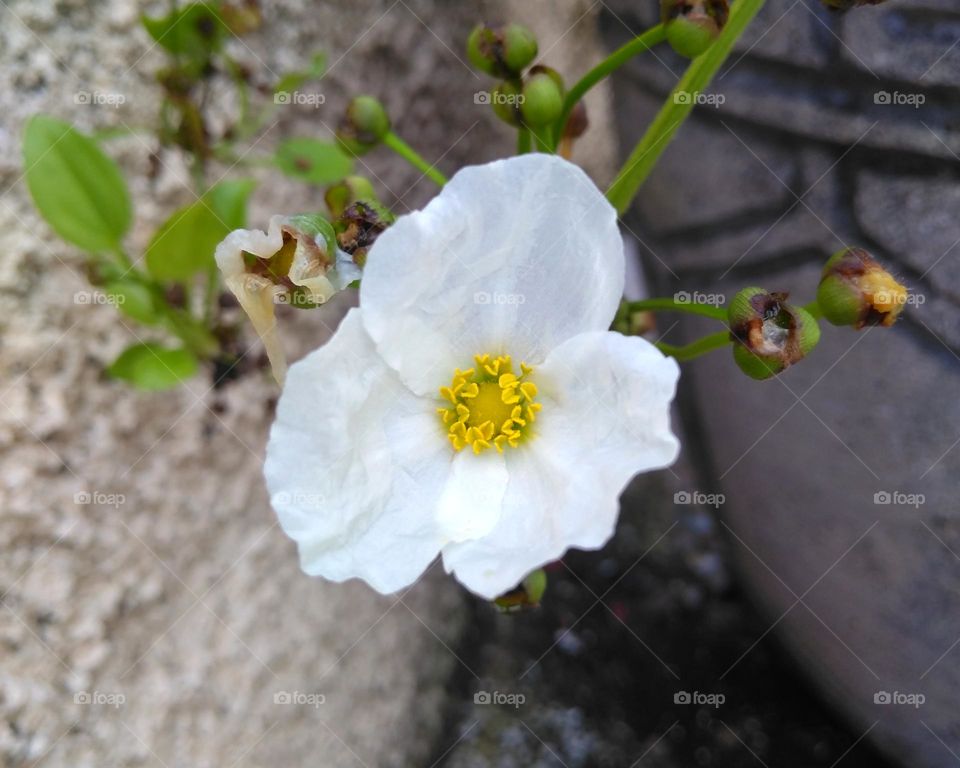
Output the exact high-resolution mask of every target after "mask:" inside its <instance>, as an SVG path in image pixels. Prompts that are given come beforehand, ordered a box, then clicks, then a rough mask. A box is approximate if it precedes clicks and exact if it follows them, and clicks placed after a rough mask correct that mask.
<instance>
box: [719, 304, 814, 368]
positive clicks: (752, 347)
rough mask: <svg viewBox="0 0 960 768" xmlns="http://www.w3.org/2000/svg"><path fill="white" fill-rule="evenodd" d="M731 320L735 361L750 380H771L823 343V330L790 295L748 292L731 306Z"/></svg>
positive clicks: (728, 315)
mask: <svg viewBox="0 0 960 768" xmlns="http://www.w3.org/2000/svg"><path fill="white" fill-rule="evenodd" d="M727 319H728V322H729V324H730V335H731V337H732V338H733V341H734V345H733V359H734V360H735V361H736V363H737V365H738V366H739V367H740V370H742V371H743V372H744V373H745V374H747V376H749V377H751V378H753V379H769V378H770V377H771V376H775V375H776V374H778V373H780V372H781V371H782V370H784V369H785V368H787V367H788V366H790V365H793V364H794V363H796V362H798V361H800V360H802V359H803V358H804V357H806V356H807V354H808V353H809V352H810V350H811V349H813V348H814V347H815V346H816V345H817V342H818V341H820V326H819V325H818V324H817V321H816V320H815V319H814V317H813V315H811V314H810V313H809V312H807V311H806V310H805V309H803V308H802V307H795V306H792V305H790V304H787V294H786V293H769V292H768V291H766V290H764V289H763V288H756V287H751V288H744V289H743V290H742V291H740V292H739V293H738V294H737V295H736V296H735V297H734V299H733V301H732V302H731V303H730V308H729V310H728V314H727Z"/></svg>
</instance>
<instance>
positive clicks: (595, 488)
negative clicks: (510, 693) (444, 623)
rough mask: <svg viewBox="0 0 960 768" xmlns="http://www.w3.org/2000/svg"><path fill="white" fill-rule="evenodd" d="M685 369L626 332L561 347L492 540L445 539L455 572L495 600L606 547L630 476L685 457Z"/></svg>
mask: <svg viewBox="0 0 960 768" xmlns="http://www.w3.org/2000/svg"><path fill="white" fill-rule="evenodd" d="M678 376H679V369H678V367H677V364H676V362H675V361H674V360H673V359H671V358H666V357H664V356H663V355H662V354H661V353H660V352H659V350H657V349H656V347H654V346H653V345H652V344H650V343H649V342H647V341H644V340H643V339H639V338H636V337H626V336H621V335H620V334H617V333H586V334H582V335H580V336H576V337H574V338H572V339H570V340H568V341H567V342H565V343H564V344H562V345H560V346H559V347H557V348H556V349H555V350H554V351H553V352H551V354H550V356H549V358H548V359H547V361H546V362H545V363H544V364H543V365H542V366H541V367H540V368H538V369H537V370H536V372H535V377H534V379H535V381H536V383H537V386H538V387H539V388H540V397H539V400H540V402H542V403H543V410H542V411H541V413H540V414H539V415H538V418H537V422H536V425H537V434H536V435H535V436H534V438H533V440H532V441H530V443H529V444H527V445H522V446H520V448H518V449H517V450H515V451H510V452H509V453H508V455H507V469H508V471H509V474H510V480H509V484H508V486H507V491H506V494H505V495H504V499H503V512H502V516H501V518H500V520H499V522H498V523H497V525H496V527H495V528H493V530H492V531H491V532H490V533H489V534H487V535H486V536H484V537H483V538H481V539H478V540H475V541H467V542H462V543H459V544H450V545H447V546H446V547H444V549H443V562H444V566H445V568H446V569H447V571H448V572H451V571H452V572H454V573H455V574H456V576H457V578H458V579H459V580H460V581H461V582H462V583H463V584H464V585H465V586H466V587H467V588H468V589H470V590H471V591H473V592H475V593H477V594H478V595H481V596H482V597H485V598H488V599H492V598H495V597H497V596H498V595H500V594H502V593H503V592H505V591H507V590H509V589H511V588H512V587H514V586H515V585H516V584H517V583H518V582H520V581H521V580H522V579H523V577H524V576H526V575H527V574H528V573H529V572H530V571H532V570H534V569H536V568H538V567H540V566H541V565H544V564H545V563H549V562H551V561H553V560H556V559H557V558H559V557H560V556H561V555H562V554H563V553H564V552H565V551H566V550H567V549H568V548H570V547H578V548H580V549H598V548H600V547H602V546H603V545H604V544H605V543H606V542H607V540H608V539H609V538H610V536H611V535H612V534H613V531H614V527H615V526H616V521H617V515H618V513H619V501H618V497H619V495H620V493H621V491H622V490H623V488H624V486H625V485H626V484H627V482H628V481H629V480H630V478H631V477H633V475H634V474H636V473H637V472H643V471H648V470H652V469H658V468H661V467H666V466H669V465H670V464H672V463H673V461H674V460H675V459H676V457H677V453H678V450H679V443H678V442H677V438H676V437H675V436H674V435H673V433H672V432H671V430H670V401H671V400H672V399H673V396H674V392H675V390H676V382H677V377H678Z"/></svg>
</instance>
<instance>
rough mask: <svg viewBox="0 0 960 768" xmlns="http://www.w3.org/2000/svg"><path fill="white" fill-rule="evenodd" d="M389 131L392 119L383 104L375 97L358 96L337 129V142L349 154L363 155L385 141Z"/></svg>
mask: <svg viewBox="0 0 960 768" xmlns="http://www.w3.org/2000/svg"><path fill="white" fill-rule="evenodd" d="M389 131H390V117H389V115H387V110H386V109H384V107H383V104H381V103H380V101H379V100H378V99H376V98H374V97H373V96H356V97H354V98H353V100H352V101H351V102H350V104H349V105H348V106H347V111H346V114H345V115H344V119H343V121H342V122H341V123H340V127H339V128H338V129H337V140H338V141H339V142H340V145H341V146H342V147H343V148H344V149H345V150H346V151H347V152H348V153H349V154H353V155H362V154H364V153H366V152H369V151H370V150H371V149H373V148H374V147H376V146H377V145H378V144H379V143H380V142H381V141H383V139H384V137H385V136H386V135H387V133H388V132H389Z"/></svg>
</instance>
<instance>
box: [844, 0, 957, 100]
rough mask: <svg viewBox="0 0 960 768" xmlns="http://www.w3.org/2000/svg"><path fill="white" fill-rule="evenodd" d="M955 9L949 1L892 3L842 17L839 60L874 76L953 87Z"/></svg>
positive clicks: (904, 1)
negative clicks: (841, 59)
mask: <svg viewBox="0 0 960 768" xmlns="http://www.w3.org/2000/svg"><path fill="white" fill-rule="evenodd" d="M958 37H960V8H958V7H957V4H956V3H951V2H950V0H921V2H908V0H891V2H888V3H887V4H885V5H884V6H883V7H882V8H876V9H874V10H873V12H872V13H859V14H852V15H850V16H847V17H846V18H844V20H843V24H842V39H843V46H842V48H841V52H842V55H843V57H844V59H846V60H847V61H848V62H849V63H850V65H852V66H855V67H858V68H860V69H861V70H863V71H865V72H868V73H870V74H871V75H875V76H877V77H886V78H891V79H893V80H898V81H906V82H909V83H916V84H919V85H922V86H925V87H929V86H933V85H943V86H948V87H955V86H956V84H957V80H958V78H960V48H958V47H957V46H956V41H957V39H958Z"/></svg>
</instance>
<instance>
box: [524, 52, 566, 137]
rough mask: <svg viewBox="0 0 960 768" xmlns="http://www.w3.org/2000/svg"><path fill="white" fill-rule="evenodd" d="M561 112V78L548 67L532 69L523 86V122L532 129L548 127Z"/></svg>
mask: <svg viewBox="0 0 960 768" xmlns="http://www.w3.org/2000/svg"><path fill="white" fill-rule="evenodd" d="M562 111H563V78H562V77H560V73H559V72H557V71H556V70H555V69H551V68H550V67H540V66H537V67H534V68H533V69H531V70H530V76H529V78H528V79H527V81H526V82H525V83H524V84H523V103H522V104H521V105H520V112H521V114H522V115H523V121H524V122H525V123H526V124H527V125H530V126H532V127H534V128H538V127H540V126H543V125H549V124H550V123H552V122H554V121H555V120H556V119H557V118H559V117H560V113H561V112H562Z"/></svg>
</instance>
